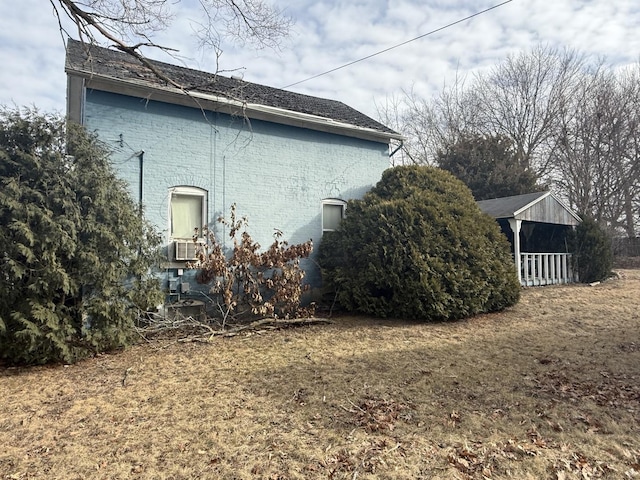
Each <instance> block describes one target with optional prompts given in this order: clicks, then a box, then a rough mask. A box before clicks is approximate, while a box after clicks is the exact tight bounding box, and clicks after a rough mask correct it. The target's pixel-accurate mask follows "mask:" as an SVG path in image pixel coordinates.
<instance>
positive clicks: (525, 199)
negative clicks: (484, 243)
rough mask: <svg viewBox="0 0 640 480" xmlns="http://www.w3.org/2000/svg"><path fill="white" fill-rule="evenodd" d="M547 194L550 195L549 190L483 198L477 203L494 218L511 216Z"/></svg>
mask: <svg viewBox="0 0 640 480" xmlns="http://www.w3.org/2000/svg"><path fill="white" fill-rule="evenodd" d="M546 195H549V192H535V193H525V194H524V195H514V196H512V197H501V198H493V199H491V200H481V201H479V202H476V203H477V204H478V206H479V207H480V210H482V211H483V212H484V213H486V214H487V215H490V216H492V217H493V218H511V217H513V215H514V214H515V213H516V212H517V211H518V210H520V209H521V208H523V207H526V206H527V205H529V204H530V203H533V202H535V201H536V200H538V199H539V198H541V197H544V196H546Z"/></svg>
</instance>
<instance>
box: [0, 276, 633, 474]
mask: <svg viewBox="0 0 640 480" xmlns="http://www.w3.org/2000/svg"><path fill="white" fill-rule="evenodd" d="M639 385H640V271H638V270H624V271H621V272H620V275H619V277H618V278H615V279H612V280H609V281H606V282H604V283H601V284H599V285H596V286H591V287H590V286H577V285H576V286H557V287H545V288H536V289H527V290H524V291H523V296H522V300H521V302H520V303H519V304H518V305H517V306H515V307H513V308H511V309H509V310H507V311H505V312H502V313H498V314H491V315H483V316H479V317H474V318H471V319H468V320H465V321H460V322H454V323H440V324H428V323H418V322H412V323H409V322H405V321H394V320H384V321H381V320H372V319H368V318H356V317H349V318H339V319H335V323H333V324H331V325H315V326H309V327H301V328H295V329H285V330H277V331H266V332H258V333H256V332H254V333H251V334H243V335H238V336H235V337H233V338H215V339H213V340H212V341H211V342H210V343H207V344H203V343H181V342H177V341H171V340H166V339H165V340H163V341H154V342H151V343H148V344H144V345H139V346H136V347H133V348H131V349H128V350H126V351H124V352H120V353H116V354H109V355H102V356H99V357H96V358H93V359H90V360H87V361H84V362H81V363H79V364H76V365H71V366H53V367H37V368H4V369H0V395H1V397H2V409H1V410H0V445H2V448H1V449H0V479H27V478H46V479H86V478H92V479H93V478H95V479H120V478H136V479H191V478H225V479H226V478H228V479H234V478H235V479H249V478H261V479H294V478H300V479H303V478H304V479H308V478H323V479H324V478H329V479H343V478H344V479H355V478H358V479H363V478H380V479H387V478H388V479H419V478H423V479H456V478H457V479H484V478H489V479H503V478H517V479H541V478H547V479H572V478H576V479H578V478H580V479H589V478H612V479H614V478H615V479H619V478H640V387H639Z"/></svg>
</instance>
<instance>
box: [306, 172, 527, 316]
mask: <svg viewBox="0 0 640 480" xmlns="http://www.w3.org/2000/svg"><path fill="white" fill-rule="evenodd" d="M346 211H347V216H346V218H345V219H344V220H343V222H342V224H341V226H340V229H339V230H337V231H335V232H327V233H326V234H325V235H324V237H323V240H322V242H321V244H320V248H319V254H318V261H319V263H320V266H321V268H322V272H323V281H324V282H325V284H326V286H328V287H329V288H331V289H333V290H334V291H335V294H336V298H337V301H338V303H339V305H340V306H342V307H343V308H344V309H346V310H348V311H355V312H361V313H365V314H369V315H374V316H378V317H396V318H407V319H423V320H453V319H458V318H462V317H466V316H469V315H474V314H478V313H482V312H491V311H497V310H501V309H504V308H506V307H508V306H510V305H513V304H515V303H516V302H517V301H518V298H519V295H520V286H519V284H518V280H517V277H516V273H515V267H514V264H513V260H512V258H511V253H510V247H509V243H508V241H507V239H506V238H505V236H504V235H503V234H502V233H501V232H500V229H499V227H498V225H497V223H496V222H495V220H494V219H492V218H490V217H489V216H487V215H485V214H483V213H482V212H481V211H480V209H479V208H478V206H477V205H476V203H475V201H474V199H473V196H472V195H471V192H470V191H469V189H468V188H467V187H466V186H465V185H464V184H463V183H462V182H461V181H459V180H457V179H456V178H455V177H453V176H452V175H451V174H449V173H447V172H444V171H443V170H440V169H437V168H433V167H425V166H402V167H395V168H392V169H389V170H387V171H386V172H384V174H383V176H382V179H381V180H380V182H378V184H377V185H376V186H375V187H374V188H373V189H372V190H371V191H370V192H369V193H367V194H366V195H365V197H364V198H363V199H362V200H352V201H350V202H349V204H348V206H347V210H346Z"/></svg>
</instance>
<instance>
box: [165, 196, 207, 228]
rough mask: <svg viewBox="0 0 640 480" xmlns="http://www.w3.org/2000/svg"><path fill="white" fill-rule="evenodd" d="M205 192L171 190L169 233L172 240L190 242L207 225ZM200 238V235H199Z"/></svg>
mask: <svg viewBox="0 0 640 480" xmlns="http://www.w3.org/2000/svg"><path fill="white" fill-rule="evenodd" d="M206 212H207V192H206V191H205V190H202V189H200V188H195V187H174V188H172V189H171V200H170V205H169V219H170V220H169V221H170V225H169V231H170V232H171V238H173V239H185V240H190V239H192V238H193V235H194V233H195V230H196V228H197V229H198V231H199V232H202V227H203V226H204V225H205V224H206V223H207V222H206V218H207V213H206ZM200 236H201V235H200Z"/></svg>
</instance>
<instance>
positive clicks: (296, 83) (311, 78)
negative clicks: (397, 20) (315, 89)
mask: <svg viewBox="0 0 640 480" xmlns="http://www.w3.org/2000/svg"><path fill="white" fill-rule="evenodd" d="M512 1H513V0H506V1H505V2H502V3H499V4H497V5H494V6H493V7H489V8H487V9H485V10H482V11H480V12H476V13H474V14H473V15H469V16H468V17H464V18H461V19H460V20H456V21H455V22H452V23H449V24H447V25H445V26H443V27H440V28H436V29H435V30H431V31H430V32H427V33H425V34H423V35H420V36H419V37H415V38H412V39H411V40H407V41H406V42H402V43H399V44H397V45H394V46H393V47H389V48H385V49H384V50H380V51H379V52H376V53H372V54H371V55H368V56H366V57H362V58H359V59H358V60H354V61H352V62H349V63H345V64H344V65H341V66H339V67H336V68H332V69H331V70H327V71H326V72H322V73H318V74H317V75H313V76H312V77H309V78H305V79H304V80H300V81H299V82H295V83H291V84H289V85H286V86H284V87H281V88H282V89H285V88H289V87H293V86H294V85H299V84H301V83H303V82H307V81H309V80H313V79H314V78H318V77H322V76H323V75H328V74H329V73H333V72H335V71H337V70H341V69H343V68H347V67H350V66H351V65H354V64H356V63H358V62H363V61H364V60H369V59H370V58H373V57H375V56H377V55H381V54H383V53H386V52H388V51H390V50H393V49H394V48H398V47H402V46H403V45H406V44H407V43H411V42H415V41H416V40H420V39H421V38H424V37H426V36H429V35H433V34H434V33H437V32H440V31H442V30H444V29H446V28H449V27H453V26H454V25H457V24H458V23H462V22H465V21H467V20H469V19H471V18H473V17H477V16H478V15H482V14H483V13H487V12H488V11H490V10H494V9H496V8H498V7H501V6H503V5H506V4H507V3H510V2H512Z"/></svg>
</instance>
